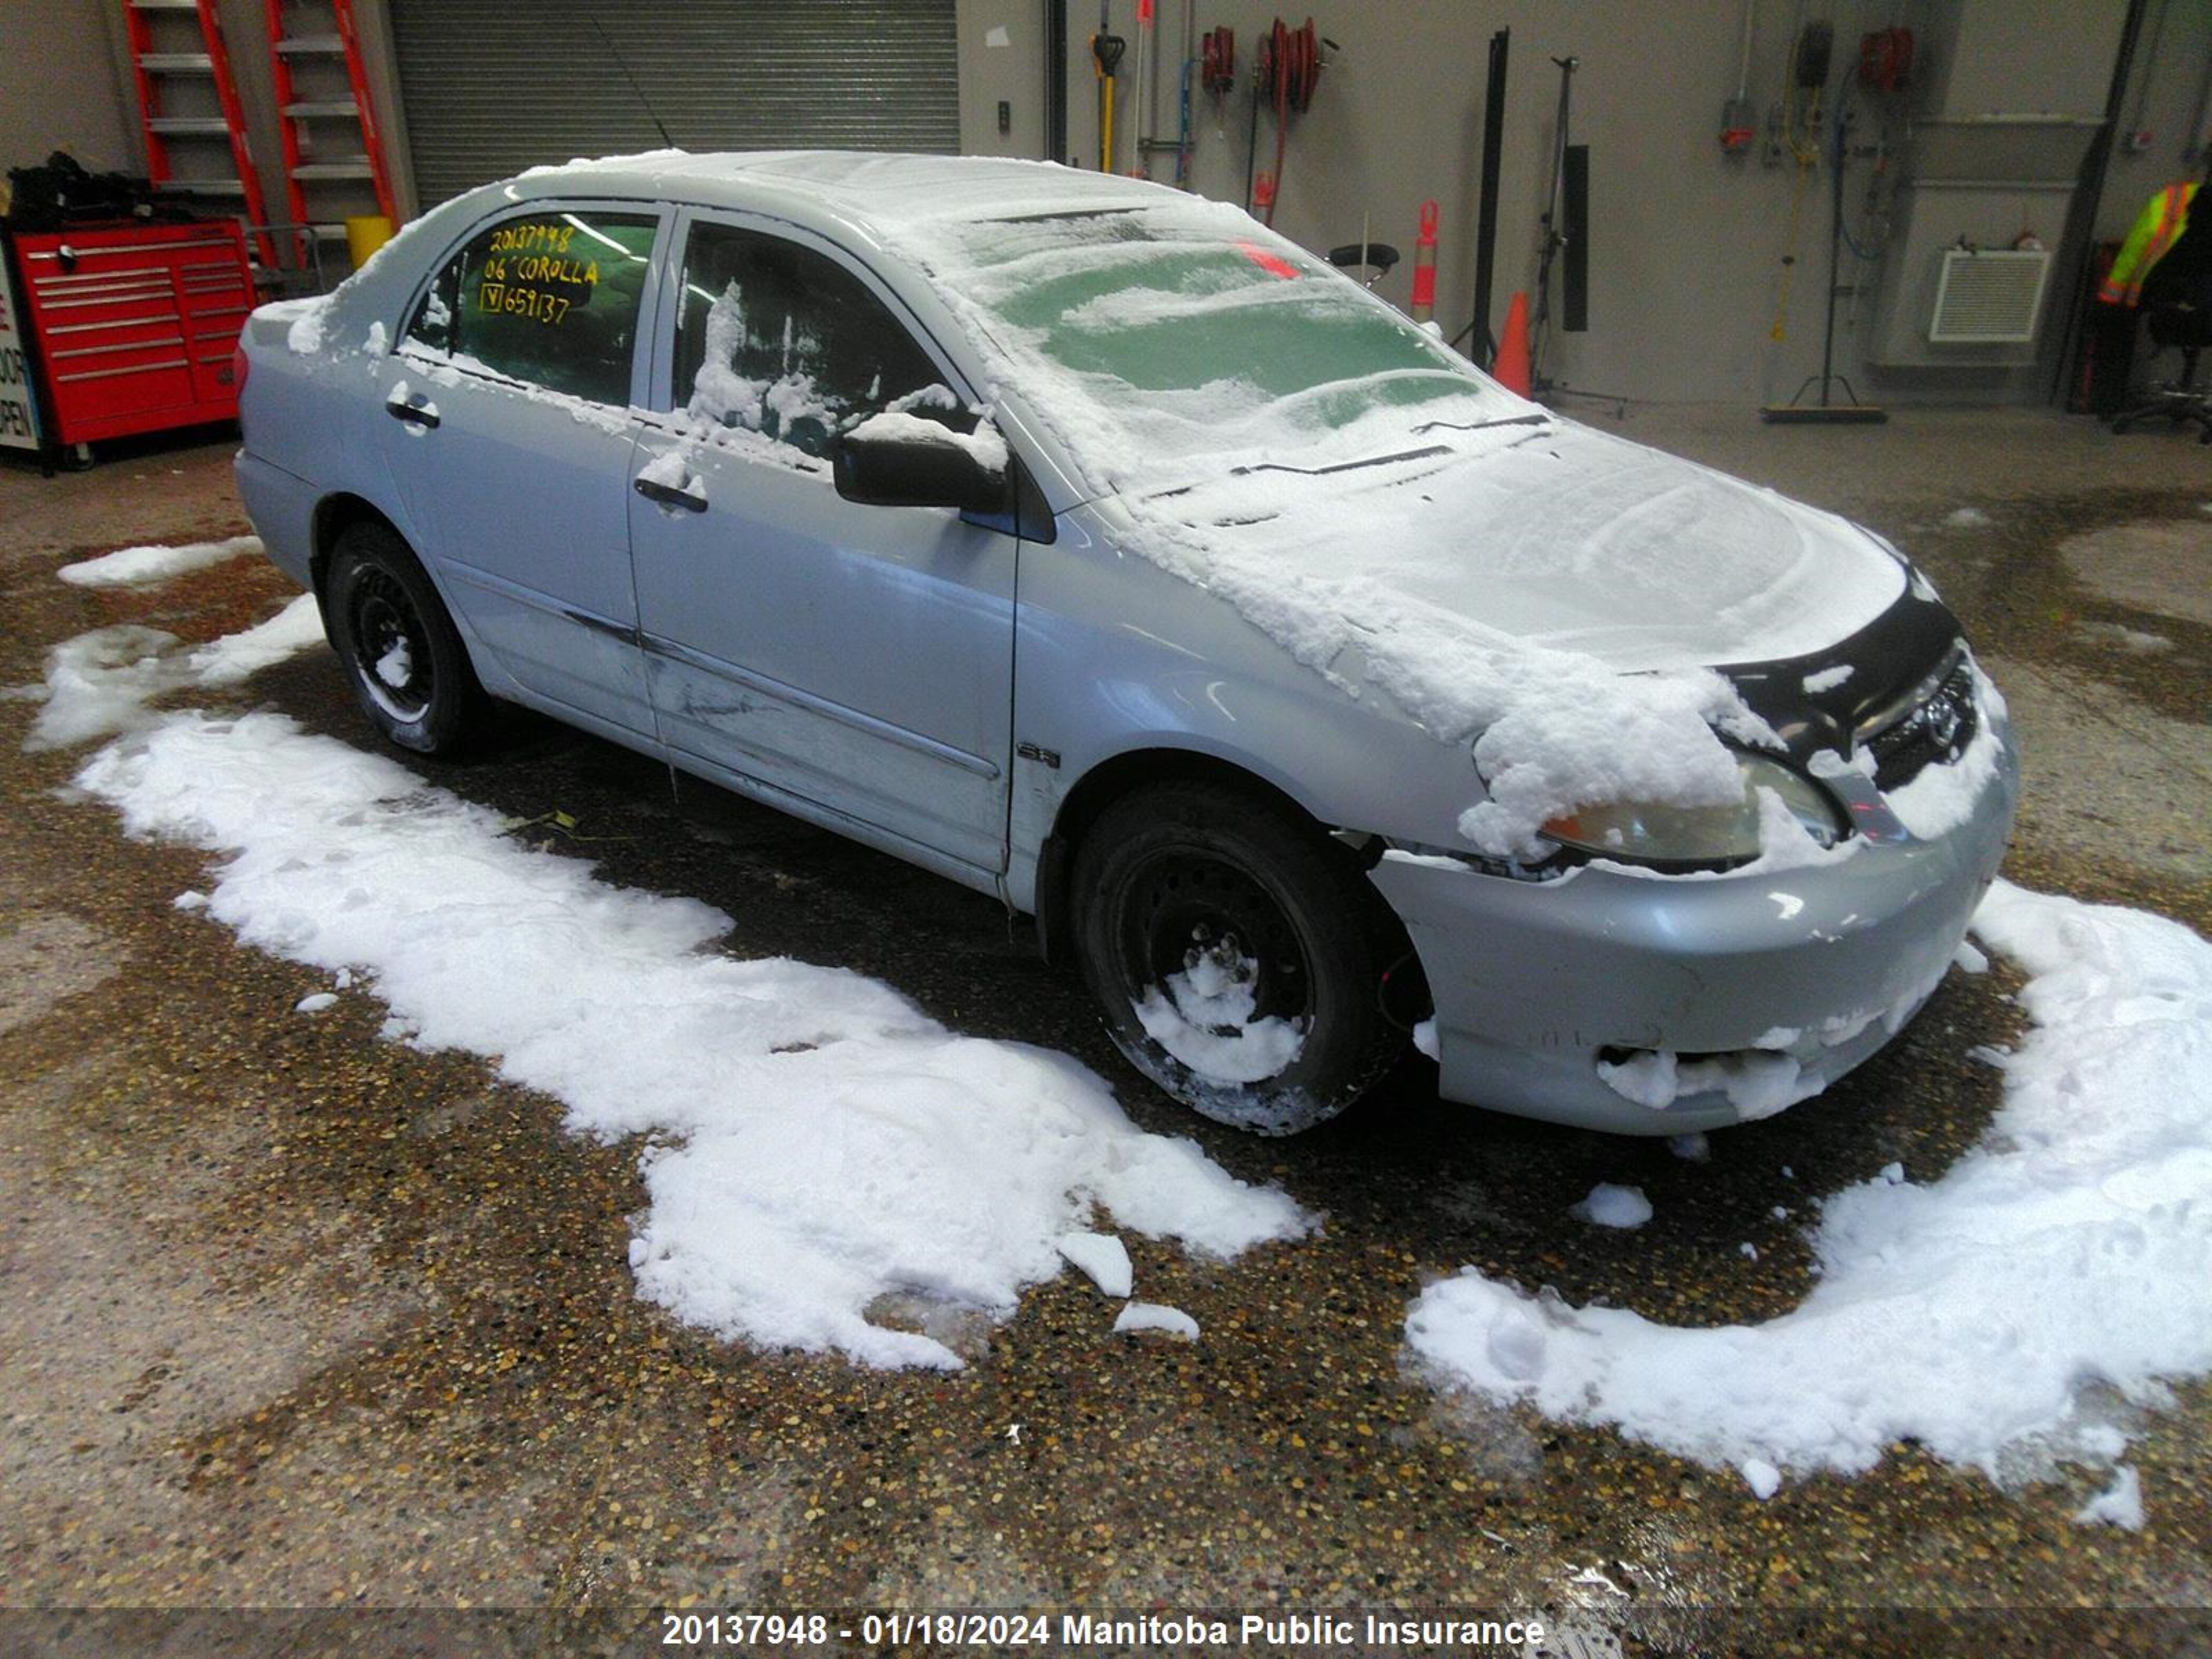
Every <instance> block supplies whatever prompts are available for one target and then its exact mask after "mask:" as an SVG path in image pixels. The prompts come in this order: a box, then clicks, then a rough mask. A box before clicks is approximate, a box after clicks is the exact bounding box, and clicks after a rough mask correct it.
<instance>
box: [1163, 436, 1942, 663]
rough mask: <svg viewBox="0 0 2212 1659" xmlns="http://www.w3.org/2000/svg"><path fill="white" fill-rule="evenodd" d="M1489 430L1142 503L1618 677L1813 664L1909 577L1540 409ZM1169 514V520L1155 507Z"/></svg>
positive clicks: (1674, 462)
mask: <svg viewBox="0 0 2212 1659" xmlns="http://www.w3.org/2000/svg"><path fill="white" fill-rule="evenodd" d="M1524 418H1525V421H1526V423H1525V424H1516V425H1511V426H1504V425H1500V426H1491V427H1488V428H1486V429H1485V430H1482V431H1480V432H1475V433H1454V432H1450V431H1447V430H1439V429H1437V428H1431V429H1430V430H1427V431H1421V430H1420V427H1421V426H1422V425H1423V424H1424V422H1421V421H1419V419H1418V418H1417V419H1416V420H1415V421H1414V422H1410V423H1409V430H1408V431H1407V438H1406V440H1405V441H1404V443H1403V444H1402V445H1401V447H1403V448H1407V449H1410V450H1411V451H1412V452H1413V453H1414V454H1416V455H1417V456H1418V455H1419V452H1420V450H1422V449H1424V448H1433V449H1441V450H1443V452H1444V453H1431V454H1429V455H1426V456H1423V457H1420V458H1419V459H1409V460H1407V461H1403V462H1401V463H1397V464H1395V465H1374V466H1362V467H1358V468H1356V469H1353V470H1349V471H1338V472H1333V473H1328V474H1325V475H1323V476H1322V477H1309V476H1306V475H1304V474H1300V473H1297V472H1290V471H1279V470H1268V471H1258V470H1252V471H1243V472H1242V473H1241V475H1236V476H1227V477H1221V478H1218V479H1217V480H1215V481H1213V482H1211V483H1207V484H1205V485H1203V486H1200V487H1198V488H1194V489H1189V490H1188V491H1185V492H1183V493H1182V494H1180V495H1176V496H1175V497H1173V498H1171V499H1169V500H1156V501H1152V502H1148V503H1146V504H1144V505H1142V506H1140V507H1138V509H1137V510H1138V511H1139V515H1140V516H1141V517H1144V518H1146V519H1148V520H1155V521H1157V520H1158V519H1160V518H1163V517H1165V518H1168V519H1170V520H1172V523H1173V526H1174V527H1175V528H1176V529H1177V530H1179V531H1182V532H1196V533H1195V535H1194V536H1192V537H1191V539H1194V540H1198V541H1202V542H1204V543H1206V544H1207V545H1208V550H1209V551H1210V552H1211V553H1212V556H1213V559H1214V561H1215V562H1231V561H1234V562H1238V563H1247V562H1249V563H1250V564H1252V565H1254V566H1259V565H1263V564H1264V565H1265V566H1266V567H1267V568H1269V569H1270V570H1271V571H1273V573H1275V574H1278V575H1279V576H1284V577H1289V576H1292V575H1295V576H1297V577H1298V578H1300V579H1302V580H1314V581H1320V582H1327V583H1329V584H1331V586H1332V587H1333V590H1334V592H1336V593H1337V594H1338V595H1339V596H1340V597H1343V598H1346V599H1357V597H1358V594H1359V592H1361V590H1362V589H1363V588H1364V589H1369V590H1372V591H1378V592H1388V593H1389V595H1390V596H1391V597H1392V599H1395V600H1396V601H1397V602H1399V603H1401V604H1403V605H1409V606H1419V607H1423V608H1425V609H1431V610H1433V611H1436V612H1437V613H1438V615H1439V617H1440V618H1449V619H1453V621H1455V623H1457V624H1458V625H1459V626H1460V627H1461V628H1462V629H1463V630H1464V632H1465V634H1466V635H1467V636H1468V639H1469V640H1470V641H1481V642H1483V643H1484V644H1486V645H1487V646H1490V647H1493V648H1496V649H1500V650H1504V649H1510V648H1511V647H1512V645H1513V644H1514V643H1515V642H1516V641H1517V642H1521V643H1524V644H1526V645H1528V646H1533V647H1543V648H1545V649H1547V650H1550V651H1555V652H1572V653H1579V654H1582V655H1584V656H1588V657H1590V658H1593V659H1596V660H1597V661H1599V662H1601V663H1602V664H1603V665H1606V666H1607V667H1608V668H1611V669H1614V670H1619V671H1647V670H1653V669H1680V668H1696V667H1703V666H1708V665H1715V664H1724V663H1731V662H1747V661H1765V660H1770V659H1779V658H1789V657H1796V656H1802V655H1805V654H1807V653H1811V652H1814V651H1818V650H1820V649H1822V648H1823V647H1827V646H1830V645H1832V644H1834V643H1835V642H1836V641H1838V640H1840V639H1842V638H1844V637H1845V636H1846V635H1850V634H1852V633H1854V632H1856V631H1857V630H1858V629H1861V628H1863V627H1864V626H1865V625H1866V624H1867V623H1870V622H1872V621H1873V620H1874V619H1875V617H1878V616H1879V615H1881V612H1882V611H1885V610H1887V608H1888V607H1889V606H1890V605H1892V604H1893V603H1894V602H1895V601H1896V600H1897V599H1898V597H1899V595H1900V594H1902V593H1903V592H1904V591H1905V570H1904V568H1903V567H1902V566H1901V565H1899V563H1898V562H1897V561H1896V560H1895V559H1894V558H1893V557H1891V556H1889V555H1888V554H1887V552H1885V551H1883V550H1882V549H1881V547H1880V545H1879V544H1876V543H1875V541H1874V539H1873V538H1871V537H1869V535H1867V534H1866V532H1863V531H1862V530H1860V529H1858V528H1857V526H1854V525H1852V524H1850V523H1849V522H1847V521H1846V520H1843V519H1840V518H1838V517H1836V516H1835V515H1834V514H1832V513H1823V512H1820V511H1818V510H1816V509H1814V508H1813V507H1805V506H1802V505H1801V504H1799V503H1797V502H1796V501H1790V500H1789V499H1787V498H1786V497H1784V496H1782V495H1777V494H1775V493H1774V492H1773V491H1772V490H1770V489H1759V488H1757V487H1755V486H1753V485H1751V484H1747V483H1743V482H1742V481H1741V480H1740V479H1736V478H1731V477H1728V476H1726V475H1725V474H1723V473H1719V472H1715V471H1711V470H1710V469H1708V468H1705V467H1702V466H1698V465H1694V464H1692V463H1691V462H1688V461H1685V460H1681V459H1678V458H1677V457H1674V456H1672V455H1668V454H1666V453H1663V452H1662V451H1659V450H1656V449H1650V448H1647V447H1644V446H1643V445H1641V444H1635V443H1630V442H1628V441H1626V440H1623V439H1620V438H1615V437H1612V436H1609V435H1607V434H1604V433H1601V432H1597V431H1595V430H1593V429H1591V428H1589V427H1584V426H1580V425H1577V424H1576V423H1575V422H1571V421H1564V420H1561V419H1559V418H1558V417H1557V416H1550V415H1547V414H1542V413H1541V412H1532V414H1531V415H1530V416H1527V417H1524ZM1163 508H1164V509H1166V511H1165V512H1164V513H1162V512H1160V511H1159V509H1163Z"/></svg>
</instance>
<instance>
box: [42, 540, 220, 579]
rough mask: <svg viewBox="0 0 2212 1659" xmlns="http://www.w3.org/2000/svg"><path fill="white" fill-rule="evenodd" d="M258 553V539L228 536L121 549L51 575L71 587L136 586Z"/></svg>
mask: <svg viewBox="0 0 2212 1659" xmlns="http://www.w3.org/2000/svg"><path fill="white" fill-rule="evenodd" d="M260 550H261V538H260V537H258V536H231V537H228V538H225V539H223V540H222V541H219V542H186V543H185V544H182V545H181V546H177V547H124V548H118V549H117V550H115V551H114V552H112V553H103V554H101V555H100V556H99V557H98V558H96V559H80V560H79V561H78V562H76V563H75V564H65V565H64V566H63V567H62V568H60V569H59V570H58V571H56V572H55V573H54V574H56V575H58V576H59V577H60V578H61V579H62V580H64V581H65V582H67V583H69V584H70V586H73V587H138V586H144V585H146V584H149V583H152V582H161V581H167V580H169V578H170V577H172V576H180V575H182V574H184V573H185V572H186V571H187V570H202V569H204V568H207V567H208V566H209V565H212V564H222V563H223V562H225V561H227V560H230V559H234V558H237V557H238V556H240V554H245V553H258V552H259V551H260Z"/></svg>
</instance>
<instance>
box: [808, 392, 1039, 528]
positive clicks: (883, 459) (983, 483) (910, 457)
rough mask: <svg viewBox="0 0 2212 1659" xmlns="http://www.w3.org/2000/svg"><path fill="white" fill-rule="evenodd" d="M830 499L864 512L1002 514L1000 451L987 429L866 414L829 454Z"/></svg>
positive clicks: (1006, 496) (1006, 487)
mask: <svg viewBox="0 0 2212 1659" xmlns="http://www.w3.org/2000/svg"><path fill="white" fill-rule="evenodd" d="M829 465H830V473H831V477H833V478H834V479H835V480H836V485H837V493H838V494H839V495H842V496H843V497H844V498H845V499H846V500H847V501H859V502H861V503H862V504H863V505H866V506H869V507H953V508H956V509H957V510H958V511H960V512H963V513H1005V512H1006V511H1008V510H1009V509H1010V507H1011V505H1012V489H1011V483H1010V479H1011V469H1010V468H1009V467H1008V465H1007V461H1006V443H1005V441H1003V440H1002V439H1000V436H999V435H998V434H997V433H996V432H995V431H994V430H993V429H992V428H989V427H988V426H981V427H978V428H976V429H975V432H974V433H972V434H969V433H960V432H955V431H954V430H953V429H952V428H951V427H949V426H940V425H939V423H938V422H935V421H925V420H922V419H921V418H920V417H919V416H913V415H888V414H887V415H872V416H869V417H868V418H867V419H866V420H865V421H863V422H860V425H858V426H856V427H854V428H853V429H852V430H851V431H850V432H848V433H847V434H845V435H844V436H842V437H841V438H840V439H838V440H837V441H836V444H835V445H834V446H833V447H831V449H830V452H829Z"/></svg>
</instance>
